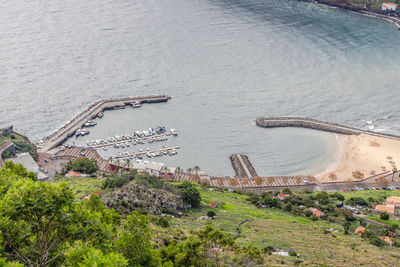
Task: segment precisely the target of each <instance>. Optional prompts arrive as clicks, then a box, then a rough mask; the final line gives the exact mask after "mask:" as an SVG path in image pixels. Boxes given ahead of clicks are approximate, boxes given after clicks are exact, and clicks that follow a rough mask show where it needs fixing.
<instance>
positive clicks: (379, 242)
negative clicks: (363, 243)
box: [369, 236, 386, 247]
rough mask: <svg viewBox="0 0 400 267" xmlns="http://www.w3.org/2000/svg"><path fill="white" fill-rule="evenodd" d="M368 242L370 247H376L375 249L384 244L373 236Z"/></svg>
mask: <svg viewBox="0 0 400 267" xmlns="http://www.w3.org/2000/svg"><path fill="white" fill-rule="evenodd" d="M369 242H370V243H371V245H374V246H377V247H383V246H384V245H385V244H386V243H385V241H383V240H382V239H380V238H378V237H376V236H374V237H371V238H370V240H369Z"/></svg>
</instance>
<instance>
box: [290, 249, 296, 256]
mask: <svg viewBox="0 0 400 267" xmlns="http://www.w3.org/2000/svg"><path fill="white" fill-rule="evenodd" d="M289 256H292V257H296V256H297V253H296V251H294V250H291V251H289Z"/></svg>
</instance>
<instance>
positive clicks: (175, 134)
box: [170, 129, 178, 136]
mask: <svg viewBox="0 0 400 267" xmlns="http://www.w3.org/2000/svg"><path fill="white" fill-rule="evenodd" d="M170 131H171V134H172V135H174V136H177V135H178V131H177V130H176V129H171V130H170Z"/></svg>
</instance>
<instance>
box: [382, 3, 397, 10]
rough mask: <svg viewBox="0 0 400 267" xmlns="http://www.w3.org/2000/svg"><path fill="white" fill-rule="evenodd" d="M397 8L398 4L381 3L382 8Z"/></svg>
mask: <svg viewBox="0 0 400 267" xmlns="http://www.w3.org/2000/svg"><path fill="white" fill-rule="evenodd" d="M397 8H398V5H397V4H395V3H383V4H382V10H392V11H395V10H396V9H397Z"/></svg>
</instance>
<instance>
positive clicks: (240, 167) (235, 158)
mask: <svg viewBox="0 0 400 267" xmlns="http://www.w3.org/2000/svg"><path fill="white" fill-rule="evenodd" d="M230 160H231V163H232V167H233V169H234V170H235V173H236V177H239V178H252V177H257V176H258V175H257V172H256V170H255V169H254V167H253V165H252V164H251V162H250V160H249V158H248V157H247V156H246V155H241V154H233V155H231V156H230Z"/></svg>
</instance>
